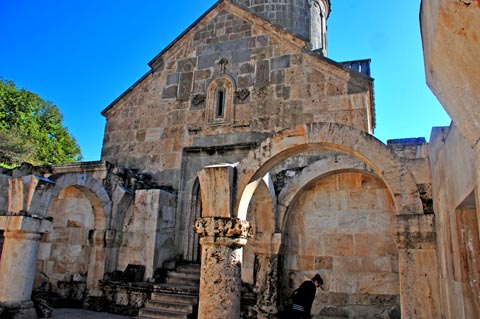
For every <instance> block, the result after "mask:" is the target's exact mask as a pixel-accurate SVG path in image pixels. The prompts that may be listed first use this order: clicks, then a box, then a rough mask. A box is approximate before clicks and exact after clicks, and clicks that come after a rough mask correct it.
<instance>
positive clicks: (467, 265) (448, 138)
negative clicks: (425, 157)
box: [430, 125, 480, 318]
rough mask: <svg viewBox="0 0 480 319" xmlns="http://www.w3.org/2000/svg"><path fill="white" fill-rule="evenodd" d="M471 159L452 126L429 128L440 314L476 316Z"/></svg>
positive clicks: (479, 304)
mask: <svg viewBox="0 0 480 319" xmlns="http://www.w3.org/2000/svg"><path fill="white" fill-rule="evenodd" d="M474 159H475V154H474V153H473V151H472V149H471V147H470V145H469V144H468V141H467V139H466V138H464V137H463V136H462V135H461V133H460V132H459V130H458V129H457V128H456V126H455V125H452V126H451V127H441V128H434V129H433V131H432V135H431V141H430V165H431V167H432V185H433V199H434V208H435V215H436V230H437V243H438V244H437V245H438V246H437V247H438V249H437V250H438V260H439V266H440V267H439V268H440V269H439V274H440V291H441V314H442V316H444V317H445V318H475V317H477V316H478V314H479V313H480V284H479V283H480V267H479V265H480V256H479V255H478V251H479V250H480V240H479V224H478V221H479V216H478V215H479V213H478V208H477V205H478V200H477V197H478V194H476V190H477V188H478V184H477V179H476V178H477V177H476V169H475V160H474Z"/></svg>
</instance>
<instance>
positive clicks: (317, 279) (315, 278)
mask: <svg viewBox="0 0 480 319" xmlns="http://www.w3.org/2000/svg"><path fill="white" fill-rule="evenodd" d="M312 281H313V284H314V285H315V287H317V288H318V287H321V286H322V285H323V279H322V277H320V275H319V274H316V275H315V276H313V278H312Z"/></svg>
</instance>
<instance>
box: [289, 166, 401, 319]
mask: <svg viewBox="0 0 480 319" xmlns="http://www.w3.org/2000/svg"><path fill="white" fill-rule="evenodd" d="M394 222H395V208H394V202H393V199H392V197H391V195H390V192H389V190H388V189H387V187H386V186H385V184H384V182H383V181H382V180H381V179H379V178H378V177H377V176H374V175H372V174H365V173H362V172H340V173H336V174H330V175H327V176H325V177H321V178H320V179H318V180H316V181H315V183H314V184H311V185H310V186H309V187H306V188H304V189H302V190H300V191H299V195H298V196H297V199H296V201H295V202H294V203H292V206H291V207H289V208H288V213H287V217H286V221H285V223H284V228H283V231H282V233H283V236H284V238H285V242H284V248H283V251H282V255H283V261H284V262H283V263H282V265H281V267H282V278H284V279H283V282H282V291H281V293H282V294H283V300H287V299H288V296H290V295H291V293H292V291H293V289H295V288H296V287H298V286H299V285H300V283H301V282H303V281H304V280H306V279H307V278H311V277H313V275H314V274H315V273H320V274H321V276H322V277H323V278H324V280H325V282H326V285H325V290H323V291H320V290H319V291H317V294H319V295H320V296H317V298H316V299H315V303H314V306H313V313H316V314H320V315H322V314H323V315H327V314H328V313H329V311H332V309H335V311H336V313H342V314H344V315H349V316H352V315H353V316H356V315H358V314H359V313H364V312H365V313H366V312H369V313H378V314H381V313H383V312H385V311H388V310H389V309H390V308H392V307H395V306H397V305H398V304H399V294H400V283H399V273H398V252H397V247H396V244H395V242H394V239H393V235H392V227H393V225H394ZM379 300H381V302H378V301H379Z"/></svg>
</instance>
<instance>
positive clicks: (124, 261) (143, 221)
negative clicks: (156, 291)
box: [117, 189, 176, 279]
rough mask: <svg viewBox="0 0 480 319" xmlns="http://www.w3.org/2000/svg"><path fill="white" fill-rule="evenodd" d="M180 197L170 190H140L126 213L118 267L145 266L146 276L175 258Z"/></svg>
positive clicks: (120, 268)
mask: <svg viewBox="0 0 480 319" xmlns="http://www.w3.org/2000/svg"><path fill="white" fill-rule="evenodd" d="M175 209H176V197H175V196H174V195H173V194H170V193H168V192H165V191H162V190H159V189H153V190H137V191H136V192H135V202H134V205H133V207H131V208H130V209H129V210H128V212H127V214H126V216H125V221H124V226H123V238H122V243H121V246H120V252H119V260H118V265H117V269H118V270H125V268H126V267H127V266H128V264H135V265H144V266H145V278H144V279H147V278H152V277H153V272H154V271H155V269H156V268H158V267H162V266H163V262H164V261H165V260H168V259H171V258H173V257H174V255H173V248H174V240H175V239H174V236H175V215H174V212H175Z"/></svg>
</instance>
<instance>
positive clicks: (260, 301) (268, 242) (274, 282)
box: [251, 233, 282, 319]
mask: <svg viewBox="0 0 480 319" xmlns="http://www.w3.org/2000/svg"><path fill="white" fill-rule="evenodd" d="M269 235H270V236H265V235H264V234H259V233H257V234H256V238H255V240H254V241H253V242H252V243H251V245H252V250H253V253H254V255H255V259H256V263H257V264H258V271H257V272H256V273H255V278H256V279H255V288H256V289H257V291H258V293H257V302H256V305H255V308H256V310H257V318H258V319H273V318H277V317H278V301H279V300H278V298H279V295H278V286H279V279H280V278H279V273H278V268H279V262H280V255H279V253H280V249H281V247H282V234H280V233H273V234H269Z"/></svg>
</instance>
